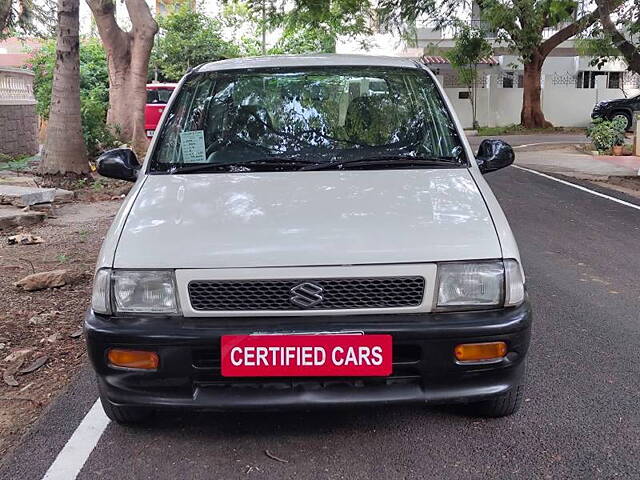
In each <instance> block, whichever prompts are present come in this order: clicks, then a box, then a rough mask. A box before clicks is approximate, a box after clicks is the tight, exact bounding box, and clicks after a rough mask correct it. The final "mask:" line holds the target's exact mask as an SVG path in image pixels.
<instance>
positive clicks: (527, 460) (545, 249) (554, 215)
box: [0, 168, 640, 480]
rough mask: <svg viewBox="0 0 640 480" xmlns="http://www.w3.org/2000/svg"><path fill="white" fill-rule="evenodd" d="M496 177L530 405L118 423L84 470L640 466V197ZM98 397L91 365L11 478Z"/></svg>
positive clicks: (19, 453)
mask: <svg viewBox="0 0 640 480" xmlns="http://www.w3.org/2000/svg"><path fill="white" fill-rule="evenodd" d="M489 180H490V183H491V184H492V186H493V188H494V190H495V192H496V194H497V196H498V198H499V200H500V202H501V204H502V206H503V208H504V209H505V211H506V213H507V216H508V217H509V220H510V222H511V225H512V228H513V229H514V232H515V235H516V237H517V239H518V242H519V245H520V250H521V253H522V257H523V261H524V265H525V268H526V272H527V283H528V288H529V293H530V296H531V301H532V303H533V306H534V309H535V326H534V332H533V340H532V346H531V350H530V363H529V373H530V375H529V385H528V390H527V392H526V400H525V404H524V407H523V409H522V410H521V412H520V413H518V414H516V415H514V416H512V417H509V418H504V419H497V420H485V419H476V418H470V417H467V416H464V415H461V414H460V413H458V412H456V411H453V410H449V409H446V408H438V409H433V408H425V407H421V406H413V407H408V406H403V407H387V408H373V409H363V408H359V409H351V410H339V411H320V412H309V413H305V412H296V413H268V414H258V413H256V414H246V413H245V414H195V415H186V414H184V415H176V416H168V415H166V416H160V417H159V418H157V419H156V420H155V422H154V423H153V424H152V425H149V426H146V427H143V428H124V427H121V426H118V425H116V424H114V423H111V424H110V425H109V426H108V427H107V429H106V430H105V432H104V434H103V435H102V437H101V438H100V440H99V442H98V444H97V446H96V448H95V449H94V450H93V452H92V453H91V455H90V456H89V458H88V460H87V462H86V463H85V464H84V467H83V469H82V471H81V472H80V475H79V476H78V478H80V479H96V478H109V479H113V478H123V479H124V478H126V479H129V478H139V479H176V478H180V479H182V478H189V479H231V478H299V479H303V478H304V479H307V478H309V479H317V478H345V479H360V478H363V479H364V478H367V479H369V478H416V479H418V478H419V479H438V480H440V479H456V480H458V479H476V478H478V479H480V478H482V479H484V478H487V479H537V478H543V479H544V478H550V479H565V478H571V479H599V478H624V479H629V478H640V355H639V354H638V352H639V351H640V333H639V332H640V313H639V312H640V308H639V307H640V286H639V283H640V277H639V272H640V241H639V239H640V210H636V209H633V208H630V207H628V206H624V205H620V204H618V203H614V202H612V201H611V200H607V199H604V198H600V197H597V196H594V195H592V194H589V193H587V192H583V191H579V190H576V189H574V188H571V187H568V186H566V185H563V184H560V183H557V182H554V181H552V180H549V179H546V178H542V177H540V176H537V175H534V174H532V173H528V172H525V171H522V170H517V169H515V168H508V169H506V170H504V171H501V172H496V173H494V174H491V175H490V176H489ZM95 398H96V391H95V386H94V385H93V381H92V378H91V375H90V373H89V372H85V373H83V374H82V375H81V376H80V377H79V378H78V380H77V381H76V383H75V384H74V385H72V387H71V389H70V391H69V392H68V393H67V394H66V395H64V396H62V397H61V398H60V399H59V400H58V401H57V402H56V404H55V405H54V406H53V407H52V408H51V410H50V411H49V413H48V414H47V415H45V417H44V418H43V420H42V421H41V422H40V424H39V425H38V427H37V428H36V429H35V430H34V431H33V432H32V433H31V434H30V435H28V436H27V437H26V439H25V441H24V443H23V445H22V446H20V447H19V448H18V449H17V450H16V451H15V452H13V453H12V454H11V455H9V456H8V458H7V461H6V462H5V464H4V467H2V468H0V478H2V479H32V478H33V479H40V478H42V475H43V474H44V472H45V471H46V470H47V468H48V467H49V465H50V464H51V462H52V461H53V459H54V458H55V457H56V455H57V453H58V451H59V450H60V449H61V448H62V446H63V445H64V444H65V442H66V440H67V439H68V438H69V436H70V435H71V433H72V432H73V430H74V429H75V427H76V426H77V425H78V423H79V421H80V419H81V418H82V417H83V416H84V414H85V413H86V411H87V410H88V409H89V408H90V406H91V405H92V404H93V402H94V401H95ZM265 450H269V452H271V453H273V454H274V455H275V456H277V457H279V458H281V459H283V460H286V461H287V463H284V462H281V461H278V460H274V459H272V458H269V457H268V456H267V455H266V454H265Z"/></svg>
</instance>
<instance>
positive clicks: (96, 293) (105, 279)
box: [91, 268, 111, 314]
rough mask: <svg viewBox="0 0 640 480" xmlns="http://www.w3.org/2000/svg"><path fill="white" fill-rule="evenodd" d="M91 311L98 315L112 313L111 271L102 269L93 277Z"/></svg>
mask: <svg viewBox="0 0 640 480" xmlns="http://www.w3.org/2000/svg"><path fill="white" fill-rule="evenodd" d="M91 309H92V310H93V311H94V312H96V313H103V314H109V313H111V270H110V269H108V268H102V269H100V270H98V271H97V272H96V274H95V276H94V277H93V293H92V294H91Z"/></svg>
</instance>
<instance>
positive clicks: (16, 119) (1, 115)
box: [0, 105, 38, 155]
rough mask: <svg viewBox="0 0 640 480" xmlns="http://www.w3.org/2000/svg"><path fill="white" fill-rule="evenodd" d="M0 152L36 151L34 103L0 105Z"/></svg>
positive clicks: (27, 152)
mask: <svg viewBox="0 0 640 480" xmlns="http://www.w3.org/2000/svg"><path fill="white" fill-rule="evenodd" d="M0 153H4V154H6V155H35V154H36V153H38V118H37V115H36V106H35V105H0Z"/></svg>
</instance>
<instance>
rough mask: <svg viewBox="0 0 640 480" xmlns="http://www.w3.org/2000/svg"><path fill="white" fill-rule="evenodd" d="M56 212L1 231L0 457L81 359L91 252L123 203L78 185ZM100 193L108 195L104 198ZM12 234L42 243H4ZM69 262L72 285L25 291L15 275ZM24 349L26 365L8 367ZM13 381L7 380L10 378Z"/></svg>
mask: <svg viewBox="0 0 640 480" xmlns="http://www.w3.org/2000/svg"><path fill="white" fill-rule="evenodd" d="M77 196H78V197H79V198H80V200H77V201H74V202H72V203H68V204H63V205H61V206H59V207H57V208H56V210H55V211H54V215H55V217H54V218H48V219H46V220H45V222H44V223H41V224H40V225H36V226H33V227H23V228H18V229H16V231H14V232H0V302H2V305H1V307H0V373H2V375H1V376H0V458H1V457H2V456H3V454H4V453H5V452H6V451H7V450H8V449H9V448H10V447H11V445H12V444H13V443H14V442H15V441H16V440H17V439H19V438H20V436H21V435H22V434H23V433H24V432H25V431H26V430H27V428H28V427H29V425H30V424H31V423H33V422H34V421H35V420H36V419H37V418H38V416H39V415H40V413H41V412H42V410H43V409H44V408H45V407H46V406H47V404H49V402H50V401H51V400H52V399H53V398H55V396H56V395H57V394H58V392H60V391H61V390H62V389H63V388H64V387H65V386H66V385H67V383H68V381H69V380H70V379H71V378H72V376H73V375H74V374H75V373H76V372H77V371H78V369H79V368H80V366H81V365H82V364H83V363H84V361H85V347H84V339H83V337H82V335H81V326H82V318H83V314H84V311H85V310H86V308H87V307H88V306H89V302H90V298H91V283H92V276H93V269H94V266H95V261H96V257H97V255H98V251H99V249H100V245H101V243H102V240H103V238H104V235H105V233H106V231H107V229H108V228H109V225H110V224H111V222H112V220H113V217H114V216H115V214H116V212H117V210H118V207H119V206H120V203H121V198H120V197H119V196H116V197H112V196H110V195H92V194H91V192H89V193H87V192H79V194H77ZM104 198H112V199H111V200H104ZM16 233H30V234H33V235H39V236H41V237H42V238H43V240H44V243H42V244H39V245H9V244H8V240H7V239H8V237H9V236H10V235H12V234H16ZM56 269H66V270H69V272H71V273H72V276H73V277H74V280H73V283H72V284H71V285H65V286H63V287H60V288H55V289H47V290H41V291H33V292H26V291H22V290H19V289H18V288H17V287H16V286H14V282H16V281H17V280H19V279H21V278H23V277H25V276H26V275H29V274H31V273H33V272H43V271H49V270H56ZM21 355H22V356H23V358H24V362H22V366H21V367H20V370H22V371H23V372H25V371H28V370H30V369H31V368H33V367H36V366H37V365H38V363H41V362H42V361H44V357H46V363H44V365H43V366H41V367H39V368H37V369H36V370H35V371H33V372H31V373H20V372H18V373H16V374H15V375H12V376H11V378H8V379H7V369H8V368H9V366H10V365H15V360H13V359H14V358H15V357H16V356H21ZM10 371H12V370H10ZM12 380H15V382H17V383H18V385H17V386H11V385H10V383H14V382H13V381H12Z"/></svg>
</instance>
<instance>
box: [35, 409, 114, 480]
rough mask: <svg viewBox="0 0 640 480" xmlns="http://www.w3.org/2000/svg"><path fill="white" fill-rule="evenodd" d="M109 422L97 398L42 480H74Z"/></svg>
mask: <svg viewBox="0 0 640 480" xmlns="http://www.w3.org/2000/svg"><path fill="white" fill-rule="evenodd" d="M109 422H110V420H109V418H108V417H107V415H106V414H105V413H104V410H103V409H102V405H101V404H100V400H96V403H94V404H93V407H91V410H89V413H87V415H86V416H85V417H84V418H83V419H82V422H80V425H78V428H76V431H75V432H73V435H71V438H70V439H69V440H68V441H67V443H66V444H65V446H64V447H63V448H62V450H60V453H58V456H57V457H56V459H55V460H54V461H53V463H52V464H51V466H50V467H49V470H47V473H45V474H44V477H42V480H74V479H75V478H76V477H77V476H78V473H80V470H81V469H82V467H83V465H84V464H85V462H86V461H87V458H89V455H90V454H91V452H92V451H93V449H94V448H95V446H96V445H97V444H98V440H100V437H101V436H102V433H103V432H104V430H105V429H106V428H107V425H109Z"/></svg>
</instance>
